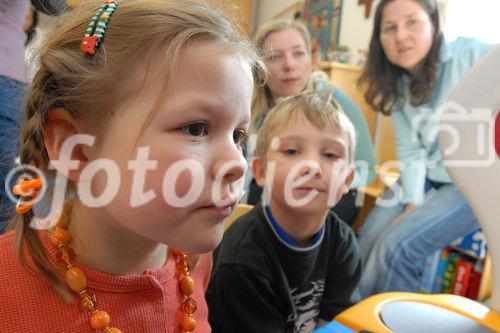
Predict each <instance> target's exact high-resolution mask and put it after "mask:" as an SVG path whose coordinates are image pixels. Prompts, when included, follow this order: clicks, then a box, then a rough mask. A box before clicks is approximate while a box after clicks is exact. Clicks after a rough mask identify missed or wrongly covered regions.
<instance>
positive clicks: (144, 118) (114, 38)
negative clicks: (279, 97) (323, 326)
mask: <svg viewBox="0 0 500 333" xmlns="http://www.w3.org/2000/svg"><path fill="white" fill-rule="evenodd" d="M236 31H237V29H236V27H235V26H234V25H233V24H231V23H230V21H229V20H227V19H226V18H224V15H222V14H221V13H220V12H219V11H217V10H215V9H213V8H211V7H210V6H208V5H206V4H204V3H203V2H201V1H199V0H187V1H173V0H172V1H169V0H147V1H145V0H128V1H123V2H116V3H115V2H114V1H112V0H108V1H106V2H102V3H100V2H96V1H86V2H85V4H84V5H82V6H81V7H78V8H75V9H73V10H71V11H70V12H69V13H67V14H66V16H64V17H63V18H61V22H60V23H59V24H58V27H57V28H56V30H55V31H54V32H53V33H52V34H51V36H50V37H49V38H48V40H47V41H46V42H45V43H44V44H43V47H42V49H41V51H40V69H39V71H38V72H37V74H36V75H35V78H34V81H33V85H32V87H31V91H30V93H29V96H28V105H27V107H26V111H25V115H24V116H25V123H24V128H23V132H22V138H21V163H22V164H23V165H25V166H26V167H25V168H24V169H23V171H24V178H25V179H22V180H20V181H19V182H18V185H17V186H16V187H15V188H14V190H13V192H14V194H15V195H18V196H19V202H18V206H17V211H18V216H17V217H16V218H15V220H14V221H13V222H12V224H11V228H10V229H13V230H11V231H9V232H8V233H6V234H5V235H4V236H2V237H1V238H0V253H1V254H2V255H1V256H0V271H1V272H2V274H1V278H0V298H1V299H2V312H3V317H2V318H3V319H2V323H1V325H2V326H1V330H2V331H5V332H93V331H95V330H97V331H104V332H108V333H110V332H113V333H116V332H179V331H186V332H191V331H193V330H194V329H195V328H196V331H197V332H209V331H210V326H209V324H208V321H207V315H208V314H207V312H208V310H207V305H206V302H205V300H204V292H205V287H206V286H207V283H208V278H209V275H210V269H211V259H210V256H209V255H201V256H200V257H199V258H198V260H197V262H196V263H194V261H192V260H191V259H193V258H192V256H190V255H189V254H188V253H204V252H208V251H210V250H212V249H213V248H215V247H216V246H217V244H218V243H219V242H220V240H221V237H222V232H223V225H222V222H223V220H224V219H225V218H226V217H227V216H228V215H229V214H230V213H231V211H232V209H233V207H234V205H235V203H236V201H237V196H238V193H237V192H238V191H237V190H236V187H237V186H236V185H238V184H237V183H239V182H240V180H241V179H242V176H243V174H244V172H245V165H246V164H245V160H244V158H243V156H242V153H241V147H240V146H241V144H242V140H243V138H244V137H245V135H246V130H247V128H248V125H249V121H250V103H251V94H252V86H253V80H252V74H251V73H252V67H253V66H254V65H257V64H258V60H257V57H256V55H255V54H254V53H253V51H252V49H251V47H250V43H248V42H247V41H246V40H245V39H243V38H242V37H241V36H240V35H239V34H238V33H237V32H236ZM28 169H29V170H31V171H27V170H28ZM54 169H55V170H54ZM33 170H35V171H36V170H38V174H37V175H35V174H32V173H33ZM27 173H28V174H30V175H31V177H27V176H26V174H27ZM54 180H55V181H54ZM64 181H67V182H68V183H69V186H68V188H67V193H66V197H65V202H64V206H63V207H60V209H59V212H58V214H57V216H58V217H54V218H52V220H50V221H48V222H49V223H48V225H51V226H52V225H55V227H52V228H50V229H49V230H36V229H35V228H33V226H36V227H38V228H40V227H41V224H40V223H39V222H40V221H43V220H41V219H40V218H41V217H43V214H42V213H41V211H42V210H43V208H44V207H43V205H42V203H48V202H51V201H52V204H54V203H56V202H57V201H58V199H59V198H58V197H57V195H56V194H57V193H58V191H59V190H60V185H61V184H63V183H64ZM54 184H55V185H54ZM47 189H48V191H46V190H47ZM52 192H53V193H54V198H52ZM40 198H41V199H42V201H40V202H38V203H37V202H36V200H38V199H40ZM33 204H34V206H33ZM47 209H48V210H51V211H53V210H57V209H58V208H57V207H56V208H53V207H48V208H47ZM49 217H50V215H49ZM35 218H36V219H35ZM45 222H47V221H45ZM167 246H168V247H167ZM180 249H182V250H180ZM184 251H187V252H184ZM16 257H17V258H16ZM18 259H19V260H18ZM94 294H95V296H94Z"/></svg>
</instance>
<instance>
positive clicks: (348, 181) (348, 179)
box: [344, 165, 356, 194]
mask: <svg viewBox="0 0 500 333" xmlns="http://www.w3.org/2000/svg"><path fill="white" fill-rule="evenodd" d="M349 169H350V170H349V171H348V173H347V177H346V178H345V182H344V186H345V187H344V194H346V193H347V192H349V188H350V187H351V184H352V181H353V180H354V176H355V175H356V169H355V168H354V166H353V165H351V166H350V167H349Z"/></svg>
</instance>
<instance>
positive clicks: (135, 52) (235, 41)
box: [10, 0, 263, 300]
mask: <svg viewBox="0 0 500 333" xmlns="http://www.w3.org/2000/svg"><path fill="white" fill-rule="evenodd" d="M118 2H119V7H118V9H117V10H116V11H115V13H114V15H113V17H112V19H111V20H110V22H109V26H108V29H107V31H106V34H105V37H104V41H103V44H102V45H101V47H100V48H99V50H98V51H97V52H96V54H95V55H94V56H93V57H89V55H88V54H84V53H82V51H80V41H81V39H82V37H83V36H84V34H85V30H86V29H87V25H88V24H89V22H90V20H91V18H92V17H93V16H94V15H95V13H96V11H97V10H98V8H99V7H100V5H102V4H103V3H104V0H98V1H96V0H88V1H82V5H81V6H78V7H76V8H74V9H71V10H69V11H68V12H67V13H66V14H65V15H63V16H62V17H61V18H60V19H59V21H58V24H57V26H56V29H55V30H54V31H52V32H51V33H50V35H49V36H48V38H47V40H46V41H45V42H44V43H43V44H42V46H41V48H40V50H39V51H38V53H37V57H38V61H39V70H38V72H37V73H36V75H35V77H34V79H33V82H32V85H31V89H30V91H29V92H28V95H27V105H26V108H25V111H24V124H23V125H24V127H23V129H22V133H21V140H20V141H21V147H20V159H21V163H22V164H23V165H32V166H36V167H37V168H39V169H41V170H42V171H43V172H44V173H45V174H46V175H48V176H49V177H54V175H55V174H54V171H53V170H51V171H49V170H48V165H49V156H48V153H47V151H46V149H45V145H44V131H45V127H46V125H47V120H48V116H49V112H50V111H51V110H53V109H55V108H58V107H62V108H64V109H66V110H67V111H68V112H70V113H71V115H72V116H73V117H74V118H75V119H77V120H79V121H82V122H83V123H85V124H89V127H90V128H92V129H93V130H96V131H97V130H98V128H99V127H105V126H104V125H105V124H106V121H107V120H108V119H110V118H111V117H109V116H110V114H112V111H113V107H116V106H117V105H118V103H119V102H120V100H121V99H123V98H124V97H125V95H126V94H127V93H128V92H129V91H126V90H125V89H122V87H123V86H124V85H126V84H127V82H130V81H131V80H134V79H136V80H137V78H134V77H131V76H132V75H131V73H136V72H137V71H134V69H137V68H139V66H144V68H145V69H146V71H145V72H147V69H148V66H151V64H150V63H152V61H151V60H153V59H154V60H160V61H161V63H160V70H159V71H158V72H159V73H160V75H161V74H165V76H164V84H166V82H167V80H168V74H169V73H172V71H173V69H174V68H175V66H176V62H177V58H178V56H179V53H180V51H181V49H182V48H183V47H184V46H185V45H186V44H187V43H191V42H196V41H197V40H204V41H214V42H218V43H220V44H221V53H222V54H241V55H242V56H244V57H245V58H246V59H248V63H249V64H250V65H252V66H256V67H259V66H263V65H261V62H260V60H258V57H257V55H256V53H255V52H254V50H253V48H252V47H251V43H250V41H248V40H247V39H246V38H244V37H242V35H241V34H240V33H239V31H240V29H239V28H238V27H237V26H236V25H235V24H233V22H231V21H230V20H229V19H228V18H227V17H226V16H225V15H224V14H223V12H222V11H220V10H218V9H216V8H214V7H213V6H211V5H209V4H207V3H205V2H204V1H201V0H183V1H177V0H126V1H118ZM153 63H154V65H157V62H153ZM144 80H145V77H144V78H143V79H142V81H141V80H140V78H139V80H137V81H139V83H140V82H142V83H143V85H144V84H145V82H144ZM139 88H140V87H139ZM137 91H140V89H138V90H137ZM138 112H139V111H138ZM151 113H152V112H151ZM149 119H150V118H149ZM96 128H97V129H96ZM70 185H71V184H70ZM70 190H71V186H70ZM32 218H33V212H31V211H30V212H28V213H25V214H23V215H18V216H17V217H16V218H15V219H14V220H13V221H12V223H11V225H10V228H11V229H12V228H14V229H15V232H16V251H17V254H18V256H19V258H20V261H21V264H22V265H23V266H24V267H25V268H27V269H28V270H30V271H35V272H36V271H38V272H41V273H42V275H44V276H45V277H46V278H48V280H49V281H50V282H51V284H52V285H53V286H54V288H55V289H56V290H57V291H58V293H59V294H60V295H61V296H62V297H63V298H64V299H65V300H69V299H70V297H69V294H68V293H67V291H66V289H65V288H64V286H63V284H62V283H61V281H60V280H59V275H58V273H57V269H56V268H55V267H54V265H53V264H52V263H51V261H50V259H49V257H48V255H47V253H46V251H45V249H44V247H43V245H42V243H41V241H40V238H39V235H38V232H37V231H36V230H34V229H32V228H31V227H30V225H29V224H30V221H31V219H32ZM24 246H25V247H26V249H27V253H28V255H29V256H30V257H31V258H32V259H33V263H34V265H35V267H36V269H33V268H34V267H32V266H30V265H28V264H27V260H26V257H25V255H24V253H25V252H24V251H23V248H24Z"/></svg>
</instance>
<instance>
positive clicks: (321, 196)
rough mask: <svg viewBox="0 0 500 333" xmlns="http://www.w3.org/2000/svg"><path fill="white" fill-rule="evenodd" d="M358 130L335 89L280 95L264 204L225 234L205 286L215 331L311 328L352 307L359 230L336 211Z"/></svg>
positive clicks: (261, 178)
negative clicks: (336, 99)
mask: <svg viewBox="0 0 500 333" xmlns="http://www.w3.org/2000/svg"><path fill="white" fill-rule="evenodd" d="M354 146H355V133H354V127H353V125H352V123H351V122H350V121H349V119H348V118H347V116H346V115H345V114H344V113H343V112H342V111H341V110H340V107H339V106H338V104H337V103H336V102H334V101H332V100H331V95H330V94H329V92H326V94H325V92H323V93H317V92H310V91H309V92H304V93H302V94H300V95H297V96H295V97H288V98H286V99H284V100H282V101H281V102H280V103H279V104H278V105H277V106H276V107H275V108H273V109H272V110H271V111H270V112H269V114H268V115H267V117H266V119H265V120H264V122H263V124H262V127H261V129H260V131H259V135H258V139H257V147H256V152H255V155H256V156H255V158H254V160H253V161H252V170H253V173H254V175H255V178H256V180H257V183H258V184H259V185H260V186H262V187H264V194H263V199H262V203H261V204H258V205H256V206H255V207H254V209H253V210H252V211H250V212H249V213H248V214H246V215H244V216H242V217H241V218H239V219H238V220H237V221H236V222H235V223H233V224H232V225H231V227H230V228H229V229H228V230H227V231H226V232H225V234H224V238H223V240H222V243H221V245H220V246H219V248H218V249H217V252H216V255H215V256H214V258H215V262H214V274H213V276H212V279H211V281H210V284H209V288H208V290H207V294H206V296H207V302H208V305H209V320H210V323H211V325H212V329H213V330H214V332H218V333H221V332H222V333H224V332H259V333H265V332H272V333H276V332H311V331H312V330H313V329H314V328H315V327H316V326H320V325H322V324H325V323H326V322H328V321H331V320H332V319H333V317H334V316H335V315H336V314H338V313H339V312H341V311H342V310H344V309H345V308H347V307H348V306H349V305H350V296H351V293H352V291H353V290H354V288H355V287H356V285H357V283H358V280H359V277H360V273H361V255H360V250H359V247H358V245H357V242H356V239H355V236H354V233H353V232H352V230H351V228H350V227H348V226H347V225H346V224H345V223H343V222H342V221H340V220H339V219H338V218H337V217H336V216H335V215H334V214H332V213H329V209H330V207H332V206H334V205H335V204H336V203H337V202H338V200H339V199H340V197H341V196H342V195H343V194H344V193H346V192H347V191H348V190H349V185H350V183H351V182H352V180H353V177H354V167H353V156H354Z"/></svg>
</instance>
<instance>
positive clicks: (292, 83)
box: [248, 19, 376, 225]
mask: <svg viewBox="0 0 500 333" xmlns="http://www.w3.org/2000/svg"><path fill="white" fill-rule="evenodd" d="M254 41H255V45H256V48H257V52H258V54H259V56H260V57H261V58H262V59H263V61H264V63H265V64H266V66H267V69H268V75H267V76H266V75H265V74H264V73H262V72H256V73H255V74H256V75H255V76H256V80H260V81H261V84H260V85H257V86H256V88H255V89H254V95H253V97H252V124H251V131H252V132H253V133H255V132H257V130H258V128H259V127H260V124H261V123H262V121H263V120H264V118H265V116H266V114H267V112H268V111H269V110H270V109H271V108H272V107H273V106H274V105H276V101H277V100H278V99H279V98H282V97H287V96H293V95H297V94H299V93H300V92H302V91H304V90H307V89H310V90H316V91H320V90H324V89H326V90H330V91H331V94H332V97H333V98H334V99H335V100H337V102H338V103H339V104H340V106H341V107H342V109H343V110H344V112H345V113H346V114H347V116H348V117H349V118H350V120H351V121H352V122H353V124H354V126H355V128H356V135H357V142H358V144H357V146H356V152H355V158H354V159H355V163H356V176H355V179H354V181H353V183H352V185H351V190H350V191H349V192H348V193H347V194H345V195H344V196H343V198H342V200H341V201H340V202H339V203H338V204H337V205H336V206H335V208H333V211H334V212H335V213H337V214H338V215H339V217H340V218H341V219H342V220H344V221H345V222H346V223H348V224H349V225H352V224H353V223H354V221H355V220H356V217H357V216H358V213H359V207H358V206H356V197H357V190H356V189H357V188H358V187H360V186H366V185H367V184H369V183H371V182H372V181H373V180H375V171H374V166H375V164H376V161H375V152H374V149H373V145H372V142H371V138H370V132H369V130H368V125H367V123H366V119H365V118H364V115H363V113H362V111H361V110H360V109H359V107H358V106H357V105H356V103H354V101H353V100H352V99H351V98H350V97H349V96H347V95H346V94H345V93H343V92H342V90H341V89H340V88H339V87H336V86H335V85H333V84H332V83H330V82H329V81H328V76H327V75H326V74H325V73H324V72H321V71H315V72H311V69H312V62H311V37H310V35H309V31H308V30H307V27H306V26H305V25H304V24H303V23H302V22H300V21H291V20H287V19H279V20H275V21H270V22H268V23H266V24H264V25H262V26H261V27H260V28H259V29H258V30H257V32H256V33H255V37H254ZM251 153H252V152H251V151H250V154H251ZM261 192H262V190H261V188H260V187H258V186H257V185H256V184H255V182H252V183H251V187H250V194H249V198H248V203H251V204H255V203H257V202H258V201H260V196H261Z"/></svg>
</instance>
